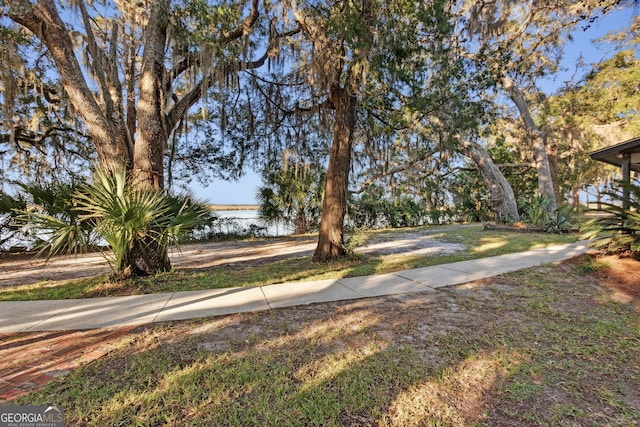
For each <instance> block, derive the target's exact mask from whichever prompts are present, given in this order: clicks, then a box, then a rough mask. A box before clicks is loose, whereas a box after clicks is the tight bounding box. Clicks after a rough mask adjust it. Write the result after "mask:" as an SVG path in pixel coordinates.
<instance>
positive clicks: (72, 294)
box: [0, 225, 577, 301]
mask: <svg viewBox="0 0 640 427" xmlns="http://www.w3.org/2000/svg"><path fill="white" fill-rule="evenodd" d="M408 232H411V233H420V234H422V235H424V236H425V238H431V239H435V240H437V241H441V242H445V243H457V244H461V245H463V247H464V248H465V249H463V250H460V251H456V252H454V253H451V254H430V255H427V256H416V255H410V254H403V253H392V254H368V255H357V253H358V249H357V246H362V245H365V244H366V243H368V242H370V241H385V240H394V239H397V238H401V237H402V236H403V235H405V234H406V233H408ZM356 240H357V241H358V245H355V248H354V251H355V255H353V256H350V257H348V258H346V259H344V260H340V261H334V262H330V263H326V264H318V263H314V262H312V261H311V257H299V256H294V255H292V256H291V257H288V258H285V259H280V260H278V261H274V262H246V263H234V264H226V265H221V266H215V267H211V268H206V269H198V268H189V269H176V270H175V271H172V272H169V273H163V274H158V275H156V276H154V277H151V278H142V279H132V280H126V281H113V280H110V279H109V278H108V276H101V277H99V278H90V279H78V280H71V281H68V280H67V281H45V282H41V283H37V284H35V285H25V286H16V287H5V288H0V301H16V300H46V299H68V298H89V297H101V296H120V295H136V294H143V293H160V292H175V291H189V290H201V289H216V288H228V287H236V286H262V285H269V284H274V283H283V282H291V281H309V280H322V279H337V278H342V277H353V276H365V275H370V274H383V273H391V272H394V271H400V270H406V269H411V268H419V267H426V266H430V265H437V264H444V263H449V262H456V261H464V260H469V259H475V258H482V257H488V256H494V255H503V254H508V253H513V252H520V251H526V250H530V249H536V248H543V247H546V246H549V245H554V244H561V243H570V242H574V241H576V240H577V235H576V234H568V235H567V234H564V235H557V234H549V233H518V232H506V231H484V230H483V229H482V226H481V225H475V226H465V227H460V226H451V227H435V228H434V227H421V228H414V229H408V230H407V229H402V230H383V231H368V232H359V233H358V234H357V236H356Z"/></svg>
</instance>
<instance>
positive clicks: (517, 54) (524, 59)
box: [461, 0, 618, 209]
mask: <svg viewBox="0 0 640 427" xmlns="http://www.w3.org/2000/svg"><path fill="white" fill-rule="evenodd" d="M616 3H618V2H616V1H585V2H579V3H575V2H566V3H562V2H561V3H554V4H551V3H544V2H542V3H541V2H513V1H510V0H506V1H499V2H491V3H485V2H481V3H477V2H472V3H464V6H463V7H462V8H461V10H463V11H464V13H465V15H466V17H467V18H468V19H466V20H464V21H463V22H464V23H465V25H464V30H463V31H462V32H463V33H465V34H467V35H468V36H469V38H470V40H472V41H473V43H465V46H466V48H467V54H469V55H471V56H473V57H475V58H476V59H478V60H481V61H484V62H485V63H486V64H487V66H488V67H489V68H490V69H491V70H492V72H493V75H494V79H495V81H496V83H497V84H498V85H499V87H501V88H502V89H503V90H504V92H505V93H506V94H507V96H508V97H509V98H510V100H511V101H512V103H513V105H514V106H515V107H516V109H517V111H518V114H519V117H520V120H521V122H522V127H523V131H524V132H523V134H524V138H523V142H524V143H525V144H526V145H527V146H528V147H529V149H530V151H531V153H532V161H533V164H534V165H535V168H536V171H537V176H538V190H539V192H540V194H541V195H543V196H546V197H547V198H548V199H549V200H550V201H551V203H550V204H549V209H555V207H556V201H557V200H559V199H560V195H559V191H558V181H557V160H556V157H557V142H556V141H552V140H548V139H549V135H546V134H545V133H544V129H541V128H540V125H539V123H538V122H537V121H536V112H535V111H534V107H536V106H537V104H538V102H537V101H538V100H539V98H540V91H539V90H538V89H537V88H536V82H537V79H539V78H540V77H543V76H548V75H550V74H552V73H553V72H555V71H556V70H557V68H558V64H559V60H560V58H561V56H562V45H563V43H564V42H565V41H566V40H567V39H568V38H569V33H570V32H571V31H572V30H574V29H575V28H576V27H577V26H578V25H579V24H583V25H586V23H588V21H589V19H593V18H592V17H593V16H595V15H596V14H600V13H606V12H607V11H608V10H610V9H611V7H613V6H614V5H615V4H616Z"/></svg>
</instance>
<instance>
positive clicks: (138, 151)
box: [133, 0, 170, 190]
mask: <svg viewBox="0 0 640 427" xmlns="http://www.w3.org/2000/svg"><path fill="white" fill-rule="evenodd" d="M169 5H170V1H169V0H158V1H156V2H154V3H153V6H152V8H151V11H150V16H149V22H148V23H147V26H146V27H145V32H144V53H143V55H142V71H141V75H140V85H139V91H140V93H139V96H138V109H137V113H138V129H137V133H136V142H135V146H134V153H133V179H134V182H135V184H136V185H138V186H140V187H141V188H149V187H150V188H154V189H157V190H163V189H164V147H165V144H166V143H167V139H168V132H167V130H166V128H165V122H164V109H163V102H164V97H163V94H162V80H163V76H164V59H165V58H164V52H165V44H166V39H167V27H168V24H169Z"/></svg>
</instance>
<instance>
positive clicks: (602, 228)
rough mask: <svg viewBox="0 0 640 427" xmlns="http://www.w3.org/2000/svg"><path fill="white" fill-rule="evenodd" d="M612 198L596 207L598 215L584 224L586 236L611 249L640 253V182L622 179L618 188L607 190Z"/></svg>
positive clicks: (600, 246) (605, 248) (604, 247)
mask: <svg viewBox="0 0 640 427" xmlns="http://www.w3.org/2000/svg"><path fill="white" fill-rule="evenodd" d="M605 195H606V196H608V197H609V198H610V199H611V202H603V203H602V207H601V208H600V209H594V210H593V211H594V212H597V213H598V214H599V216H598V217H596V218H594V219H592V220H591V221H589V222H588V223H587V224H586V225H585V227H584V230H583V231H584V233H583V236H582V237H583V238H586V239H592V242H591V244H590V245H591V246H592V247H594V248H597V249H602V250H605V251H607V252H610V253H616V252H618V253H619V252H628V251H631V252H633V253H634V255H635V256H640V185H637V184H633V183H626V182H619V188H618V189H615V190H610V191H607V192H606V193H605Z"/></svg>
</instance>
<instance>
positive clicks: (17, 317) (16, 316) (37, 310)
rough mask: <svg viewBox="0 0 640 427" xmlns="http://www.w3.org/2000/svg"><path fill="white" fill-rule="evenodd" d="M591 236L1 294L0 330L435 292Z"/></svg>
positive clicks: (579, 249)
mask: <svg viewBox="0 0 640 427" xmlns="http://www.w3.org/2000/svg"><path fill="white" fill-rule="evenodd" d="M587 244H588V242H586V241H580V242H576V243H572V244H566V245H558V246H551V247H547V248H542V249H534V250H530V251H526V252H519V253H513V254H508V255H500V256H495V257H489V258H480V259H475V260H470V261H461V262H456V263H451V264H441V265H436V266H432V267H424V268H417V269H412V270H404V271H398V272H395V273H390V274H381V275H375V276H364V277H349V278H344V279H332V280H322V281H314V282H293V283H282V284H276V285H268V286H259V287H247V288H227V289H212V290H204V291H189V292H173V293H165V294H150V295H135V296H127V297H107V298H89V299H69V300H54V301H16V302H0V333H6V332H36V331H58V330H83V329H96V328H105V327H113V326H124V325H141V324H148V323H155V322H164V321H171V320H184V319H194V318H199V317H209V316H220V315H225V314H232V313H240V312H250V311H261V310H269V309H272V308H279V307H289V306H296V305H304V304H312V303H320V302H330V301H340V300H349V299H358V298H367V297H375V296H382V295H393V294H402V293H409V292H435V291H436V289H438V288H441V287H444V286H451V285H459V284H463V283H466V282H471V281H474V280H479V279H483V278H487V277H491V276H497V275H500V274H503V273H509V272H512V271H516V270H521V269H524V268H529V267H535V266H537V265H542V264H548V263H552V262H557V261H562V260H564V259H568V258H571V257H574V256H577V255H580V254H583V253H585V252H586V251H587V250H588V248H587Z"/></svg>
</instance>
